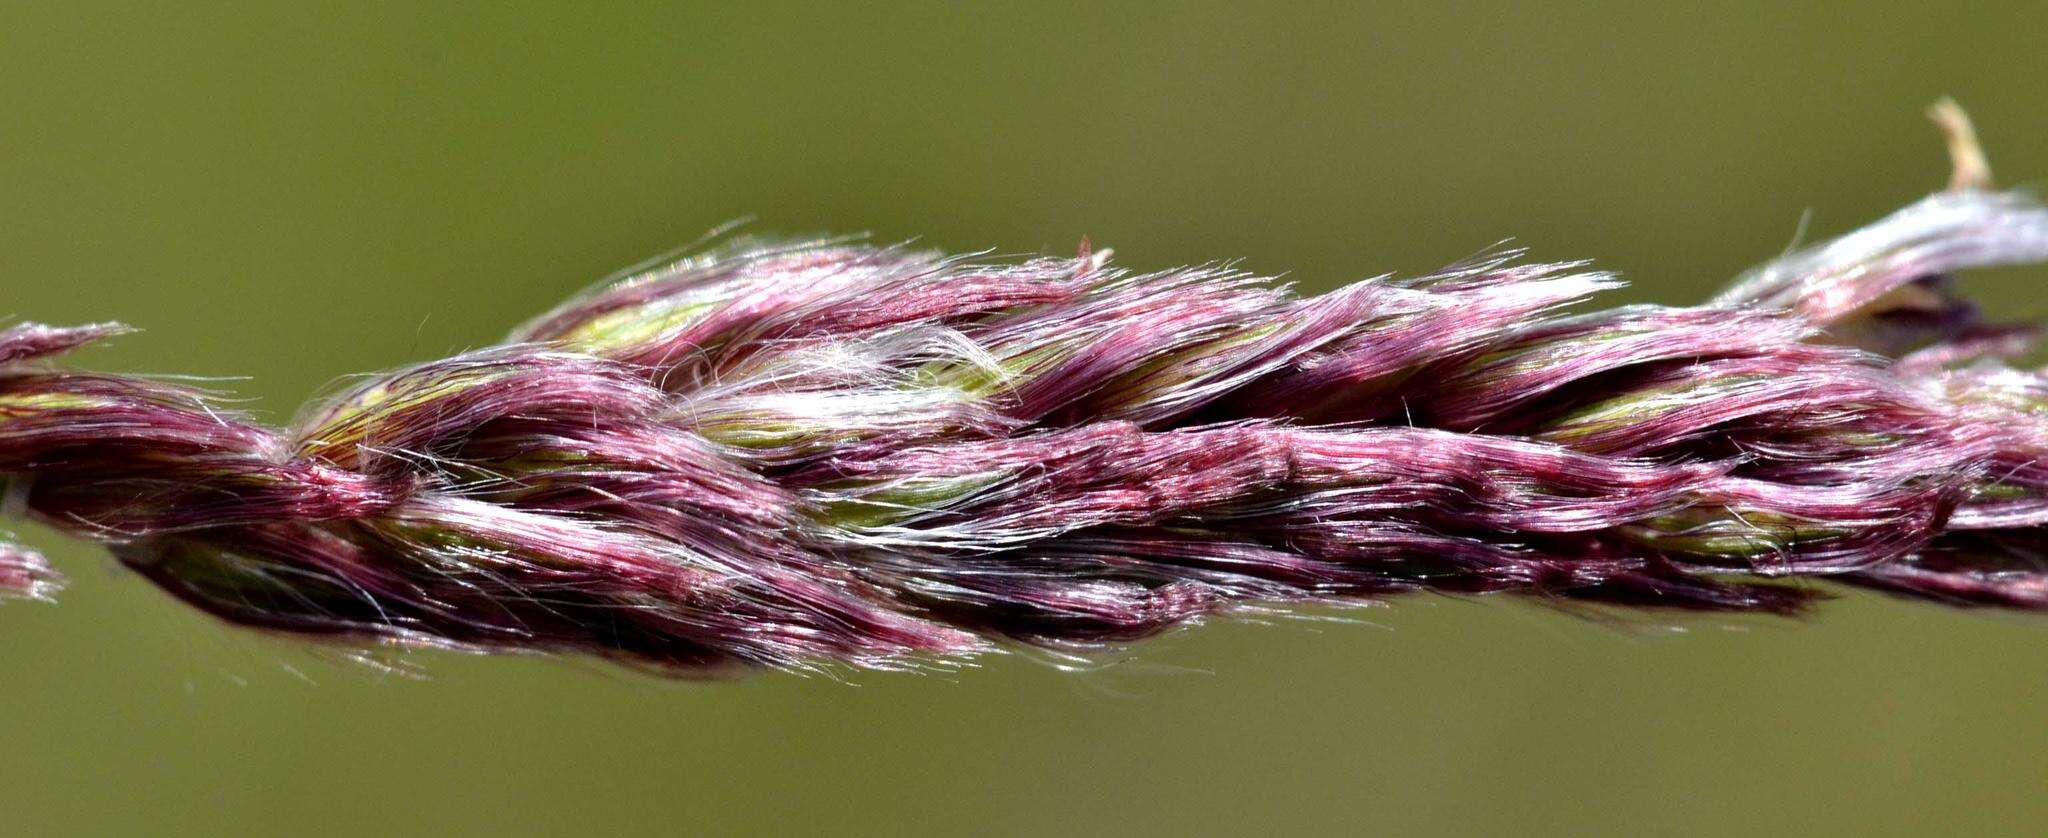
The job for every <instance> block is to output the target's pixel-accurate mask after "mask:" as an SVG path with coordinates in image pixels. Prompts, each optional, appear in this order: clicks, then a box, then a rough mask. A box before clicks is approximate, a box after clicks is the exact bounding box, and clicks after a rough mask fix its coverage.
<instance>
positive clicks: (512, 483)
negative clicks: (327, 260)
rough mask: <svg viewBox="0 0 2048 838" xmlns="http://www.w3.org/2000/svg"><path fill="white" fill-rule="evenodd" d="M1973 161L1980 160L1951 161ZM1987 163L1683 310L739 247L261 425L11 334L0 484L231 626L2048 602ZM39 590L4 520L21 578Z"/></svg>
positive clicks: (806, 658)
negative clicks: (1366, 605)
mask: <svg viewBox="0 0 2048 838" xmlns="http://www.w3.org/2000/svg"><path fill="white" fill-rule="evenodd" d="M1977 163H1978V166H1979V168H1981V159H1980V160H1978V161H1977ZM1986 172H1988V170H1984V171H1976V170H1972V172H1971V174H1970V176H1969V177H1963V176H1962V175H1959V178H1960V180H1959V183H1958V185H1957V187H1956V188H1954V189H1952V190H1951V191H1948V192H1944V193H1941V194H1938V195H1935V196H1932V197H1930V198H1927V199H1925V200H1923V201H1921V202H1919V203H1916V204H1914V205H1912V206H1910V207H1907V208H1905V209H1903V210H1900V211H1898V212H1897V213H1894V214H1893V215H1891V216H1889V217H1887V218H1885V219H1883V220H1881V221H1879V222H1877V223H1876V224H1873V225H1871V226H1869V227H1867V228H1864V229H1862V230H1859V231H1856V232H1854V233H1851V234H1849V235H1846V236H1843V237H1841V238H1838V239H1834V240H1831V241H1827V242H1822V243H1820V244H1817V245H1815V246H1812V247H1809V248H1806V249H1803V250H1800V251H1797V252H1794V253H1791V254H1788V255H1786V256H1784V257H1782V258H1780V259H1777V260H1775V261H1773V262H1771V263H1769V264H1767V265H1764V266H1762V267H1759V268H1757V269H1755V270H1753V271H1751V272H1750V273H1748V274H1746V275H1745V276H1744V277H1742V278H1741V279H1740V280H1738V281H1737V282H1736V283H1735V284H1734V285H1733V286H1732V287H1731V288H1730V289H1729V290H1728V291H1727V292H1725V293H1723V294H1722V295H1720V296H1719V297H1717V298H1715V299H1714V300H1712V301H1711V302H1709V303H1707V304H1706V305H1703V306H1698V307H1693V308H1664V307H1653V306H1633V307H1624V308H1616V309H1609V310H1590V311H1589V310H1585V309H1584V308H1583V307H1581V310H1580V311H1579V313H1570V312H1567V311H1566V309H1568V308H1570V307H1573V306H1580V305H1581V304H1582V303H1584V302H1585V301H1587V300H1588V299H1590V298H1592V297H1594V296H1595V295H1597V294H1598V293H1599V292H1601V291H1603V290H1606V289H1608V288H1611V287H1613V286H1615V285H1617V284H1618V283H1617V281H1616V280H1615V279H1614V278H1612V277H1610V276H1607V275H1604V274H1599V273H1587V272H1583V270H1582V268H1583V266H1582V265H1580V264H1576V263H1574V264H1551V265H1543V264H1537V265H1530V264H1519V263H1517V261H1516V260H1517V258H1518V257H1519V254H1518V253H1513V252H1505V253H1496V254H1491V255H1489V256H1487V257H1485V258H1481V259H1478V260H1475V261H1472V262H1469V263H1466V264H1460V265H1456V266H1452V267H1451V268H1448V269H1446V270H1444V271H1443V272H1441V273H1439V274H1436V275H1433V276H1428V277H1423V278H1420V279H1411V280H1399V279H1393V278H1387V277H1381V278H1375V279H1370V280H1366V281H1363V282H1359V283H1357V284H1354V285H1351V286H1349V287H1347V288H1343V289H1340V290H1338V291H1335V292H1332V293H1329V294H1325V295H1322V296H1318V297H1311V298H1301V297H1297V296H1295V295H1294V294H1292V293H1291V291H1290V290H1289V289H1287V288H1286V287H1284V286H1280V285H1276V284H1274V283H1272V282H1270V281H1268V280H1266V279H1264V278H1261V277H1257V276H1254V275H1251V274H1247V273H1244V272H1241V271H1238V270H1236V269H1233V268H1227V267H1214V266H1205V267H1195V268H1182V269H1176V270H1171V271H1166V272H1162V273H1156V274H1136V273H1130V272H1127V271H1124V270H1121V269H1118V268H1116V267H1113V266H1112V265H1110V263H1109V262H1108V259H1107V254H1106V253H1090V252H1088V251H1087V250H1086V249H1085V248H1084V250H1083V252H1082V254H1081V256H1079V257H1078V258H1074V259H1034V260H1030V261H1025V262H1021V263H1015V264H986V263H983V262H978V261H975V260H972V259H965V258H958V257H948V256H943V255H939V254H932V253H923V252H917V251H911V250H906V249H901V248H878V247H865V246H849V245H845V244H818V245H805V244H795V245H791V244H766V243H759V242H747V241H741V242H734V243H730V244H727V245H724V246H721V247H717V248H713V249H711V250H709V251H706V252H702V253H698V254H695V255H691V256H688V257H685V258H682V259H679V260H676V261H673V262H670V263H668V264H663V265H659V266H656V267H652V268H649V269H646V270H643V271H640V272H638V273H634V274H632V275H630V276H626V277H624V278H622V279H619V280H616V281H613V282H609V283H607V284H605V285H602V286H600V287H598V288H596V289H594V290H592V291H591V292H589V293H586V294H584V295H583V296H581V297H578V298H577V299H575V300H572V301H571V302H569V303H567V304H565V305H564V306H563V307H561V308H560V309H558V310H556V311H554V312H552V313H549V314H547V315H545V316H543V317H541V318H539V319H537V320H535V321H533V322H532V323H530V324H528V325H527V326H525V327H523V328H521V329H520V330H519V331H517V332H516V333H515V334H514V335H513V336H512V338H511V339H510V341H508V342H507V343H506V344H505V345H503V346H498V347H493V348H490V349H486V350H482V351H478V352H472V353H468V354H465V355H462V356H459V357H455V358H450V359H446V360H442V361H436V362H433V363H428V364H424V365H420V366H417V367H413V368H410V369H405V370H399V371H396V372H391V373H387V374H384V375H381V376H378V377H375V378H372V379H370V380H368V381H366V382H365V383H363V384H361V385H360V386H358V387H356V388H354V389H352V390H350V391H349V392H347V393H344V394H342V395H341V396H339V397H337V398H335V399H333V400H332V401H330V402H328V403H327V404H325V405H323V406H320V407H319V408H317V409H315V410H312V411H310V412H309V413H307V414H306V415H305V418H303V419H302V420H300V421H299V422H297V423H295V424H294V425H293V426H292V427H290V428H286V429H276V430H273V429H270V428H265V427H262V426H260V425H256V424H253V423H251V422H249V421H247V420H245V419H244V418H242V417H240V416H239V415H237V414H236V413H234V412H233V411H229V410H226V409H223V408H221V407H220V406H218V405H216V404H214V403H213V400H212V398H211V396H210V395H209V394H207V393H204V392H201V391H197V390H192V389H188V388H184V387H180V386H176V385H172V384H167V383H163V382H160V381H156V380H152V379H148V378H140V377H129V376H116V375H101V374H93V373H87V372H79V371H74V370H70V369H67V368H65V367H61V366H58V365H56V364H54V363H52V362H51V361H50V360H49V359H50V357H51V356H53V355H56V354H59V353H62V352H65V351H67V350H70V349H73V348H76V347H78V346H82V345H84V344H87V343H90V342H92V341H95V340H98V339H101V338H104V337H108V336H110V335H113V334H115V333H117V332H119V331H121V329H120V327H117V326H112V325H100V326H87V327H80V328H73V329H60V328H51V327H46V326H40V325H35V324H22V325H17V326H15V327H13V328H10V329H6V330H4V331H0V478H4V481H5V491H4V493H0V500H4V508H5V509H6V510H8V511H10V512H11V513H13V514H17V515H27V516H29V517H33V518H35V519H37V520H40V521H42V522H44V523H46V524H48V525H50V526H53V527H56V528H59V529H61V530H64V531H67V532H70V533H72V534H75V535H78V536H82V537H85V538H90V539H95V540H98V541H101V542H105V543H107V544H109V545H111V546H112V549H113V550H114V552H115V554H116V555H117V556H118V557H119V559H120V561H121V562H122V563H123V564H125V565H126V566H128V567H130V568H133V569H134V570H135V571H136V572H138V573H139V574H140V575H142V576H143V577H145V578H147V579H149V580H150V581H152V582H154V583H155V584H157V585H159V586H161V587H162V588H164V589H165V590H166V591H168V592H170V593H171V594H173V595H174V596H176V597H178V598H180V599H181V600H183V601H185V602H187V603H190V604H192V605H193V606H195V607H198V608H201V609H204V610H206V611H208V612H210V613H213V614H215V615H218V616H220V617H223V618H225V619H227V620H230V621H232V622H235V623H239V624H243V625H249V626H256V627H261V628H267V629H272V630H277V631H283V632H291V633H295V634H301V635H315V636H326V637H331V638H336V639H339V640H342V641H345V642H358V643H359V642H364V641H382V642H387V643H394V644H403V645H426V646H439V647H453V648H464V649H477V650H489V651H538V652H583V653H593V654H598V655H604V656H608V657H611V658H614V659H617V660H620V661H625V662H629V663H633V664H636V665H644V666H650V667H654V668H659V669H662V670H665V671H676V672H690V671H702V670H704V669H708V668H716V667H721V666H730V665H751V666H769V667H783V668H807V667H815V666H821V665H825V664H831V663H843V664H851V665H854V666H861V667H874V668H898V667H909V666H917V665H924V664H932V663H938V662H943V661H948V660H955V659H959V658H961V657H964V656H968V655H972V654H976V653H980V652H985V651H991V650H994V649H998V648H1001V647H1002V645H1003V644H1005V643H1022V644H1033V645H1038V646H1045V647H1054V648H1060V649H1080V650H1085V649H1088V648H1093V647H1097V646H1100V645H1101V644H1105V643H1111V642H1118V641H1125V640H1131V639H1135V638H1140V637H1144V636H1146V635H1149V634H1154V633H1157V632H1159V631H1162V630H1165V629H1168V628H1171V627H1173V626H1177V625H1182V624H1186V623H1188V622H1190V621H1194V620H1197V619H1200V618H1202V617H1204V616H1206V615H1211V614H1219V613H1230V612H1232V611H1235V610H1241V609H1244V608H1249V607H1253V606H1270V605H1274V604H1281V605H1284V604H1287V603H1340V602H1347V601H1357V600H1360V599H1362V598H1370V597H1378V596H1384V595H1390V594H1395V593H1400V592H1406V591H1439V592H1447V593H1482V592H1496V591H1498V592H1515V593H1522V594H1529V595H1536V596H1542V597H1546V598H1549V599H1551V600H1553V601H1560V602H1590V603H1606V604H1609V605H1611V606H1615V607H1625V608H1639V609H1650V608H1668V609H1689V610H1709V611H1754V612H1767V613H1792V612H1796V611H1798V610H1800V609H1801V608H1802V607H1804V606H1805V605H1806V604H1807V603H1808V602H1810V601H1811V600H1812V599H1814V598H1815V597H1817V596H1820V595H1822V592H1823V591H1824V589H1823V588H1821V587H1818V586H1815V585H1810V584H1801V585H1787V584H1784V582H1783V581H1782V580H1784V579H1787V578H1791V577H1798V578H1801V579H1811V580H1825V581H1831V582H1839V583H1843V584H1848V585H1856V586H1862V587H1867V588H1874V589H1879V590H1884V591H1889V592H1892V593H1896V594H1901V595H1906V596H1912V597H1918V598H1923V599H1930V600H1934V601H1938V602H1944V603H1950V604H1956V605H1975V606H1988V607H1999V608H2009V609H2023V610H2043V609H2048V530H2044V527H2048V373H2044V371H2041V370H2031V369H2022V368H2016V367H2013V366H2010V365H2009V363H2008V361H2009V359H2012V358H2015V357H2018V356H2020V355H2022V354H2024V353H2025V352H2027V351H2028V350H2029V349H2030V348H2031V345H2032V341H2033V339H2034V338H2035V336H2036V334H2037V333H2038V330H2037V329H2036V328H2034V327H2033V326H2031V325H2025V324H2021V325H2012V324H1991V323H1985V322H1982V321H1981V320H1980V318H1979V316H1978V313H1977V311H1976V310H1975V309H1974V307H1972V306H1970V305H1969V304H1968V303H1967V302H1965V301H1963V300H1961V299H1959V298H1958V297H1957V296H1956V295H1955V293H1954V289H1953V287H1952V282H1951V280H1950V275H1951V274H1952V273H1953V272H1955V271H1958V270H1963V269H1967V268H1972V267H1979V266H1986V265H2004V264H2018V263H2034V262H2042V261H2048V208H2044V207H2042V206H2041V205H2039V204H2038V203H2036V202H2035V201H2034V200H2033V199H2032V198H2029V197H2027V196H2025V195H2022V194H2018V193H2001V192H1994V191H1990V190H1989V189H1988V186H1987V184H1985V183H1983V182H1982V180H1983V179H1984V177H1985V176H1986ZM58 581H59V580H58V577H57V576H56V575H55V574H54V573H53V572H52V571H51V570H50V568H49V567H48V566H47V564H46V563H44V562H43V560H42V559H41V558H40V557H39V556H38V555H36V554H35V553H33V552H30V551H27V550H25V549H23V548H19V547H14V546H9V545H4V544H0V595H13V596H25V597H35V598H47V597H48V596H49V595H50V594H51V593H52V592H53V591H54V590H55V588H56V586H57V584H58Z"/></svg>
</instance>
